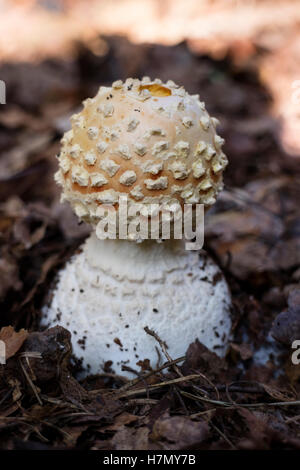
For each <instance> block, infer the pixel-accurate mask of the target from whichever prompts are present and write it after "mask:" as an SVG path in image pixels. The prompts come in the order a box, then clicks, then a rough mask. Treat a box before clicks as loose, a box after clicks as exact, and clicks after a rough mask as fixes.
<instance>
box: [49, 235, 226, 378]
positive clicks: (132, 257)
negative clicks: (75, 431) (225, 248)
mask: <svg viewBox="0 0 300 470" xmlns="http://www.w3.org/2000/svg"><path fill="white" fill-rule="evenodd" d="M229 310H230V294H229V291H228V287H227V284H226V282H225V280H224V278H223V277H222V274H221V272H220V271H219V269H218V267H217V266H216V265H215V264H214V263H213V261H212V260H211V259H210V258H209V257H208V256H207V254H206V253H205V252H203V251H201V252H200V254H199V253H197V252H194V251H186V250H185V248H184V243H183V242H182V241H175V240H173V241H165V242H161V243H156V242H155V241H151V240H145V241H143V242H142V243H133V242H131V241H126V240H99V239H98V238H97V237H96V235H95V233H92V235H91V236H90V237H89V238H88V239H87V240H86V242H85V243H84V245H83V247H82V251H81V253H79V254H77V255H75V256H74V257H73V258H72V259H71V260H70V261H69V262H68V263H67V265H66V266H65V268H64V270H62V271H61V272H60V275H59V282H58V284H57V287H56V290H55V291H54V295H53V300H52V303H51V306H50V307H47V308H45V309H44V320H43V323H44V324H47V323H48V324H49V323H50V325H51V326H53V325H55V324H56V323H59V324H60V325H63V326H65V327H66V328H68V329H69V330H70V331H71V332H72V344H73V350H74V354H75V355H76V356H77V357H78V358H82V361H83V366H84V368H85V369H86V370H87V371H90V372H92V373H97V372H101V371H102V370H103V369H105V363H107V362H110V361H113V363H112V364H111V369H112V370H113V371H114V372H116V373H119V374H124V372H123V371H122V365H123V364H124V365H127V366H129V367H131V368H132V369H135V370H139V369H140V366H142V367H143V366H145V365H147V366H149V367H152V368H155V367H156V365H157V364H158V363H159V362H164V361H165V358H160V357H159V355H158V354H157V350H156V347H157V346H158V344H157V343H156V341H155V339H154V338H153V337H152V336H150V335H148V334H147V333H146V332H145V330H144V329H145V327H148V328H150V329H151V330H154V331H155V332H156V333H157V334H158V336H159V337H160V338H161V339H162V340H163V341H164V342H165V343H166V344H167V347H168V352H169V354H170V356H171V357H172V358H173V359H176V358H178V357H180V356H182V355H184V354H185V352H186V350H187V348H188V346H189V344H190V343H191V342H193V341H195V340H196V338H198V339H199V340H200V341H201V342H202V343H203V344H205V345H206V346H207V347H208V348H210V349H211V350H214V351H215V352H216V353H217V354H219V355H223V354H224V352H225V350H226V347H227V344H228V339H229V335H230V327H231V321H230V315H229ZM143 361H144V362H143ZM124 375H127V376H128V377H132V376H133V375H132V374H131V373H130V372H125V374H124Z"/></svg>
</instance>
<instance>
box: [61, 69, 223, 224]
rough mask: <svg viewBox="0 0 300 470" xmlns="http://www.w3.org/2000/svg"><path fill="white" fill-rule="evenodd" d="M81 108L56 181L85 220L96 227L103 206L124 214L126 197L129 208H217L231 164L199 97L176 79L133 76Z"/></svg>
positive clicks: (66, 137) (66, 141)
mask: <svg viewBox="0 0 300 470" xmlns="http://www.w3.org/2000/svg"><path fill="white" fill-rule="evenodd" d="M83 104H84V108H83V110H82V111H81V112H80V113H78V114H75V115H73V116H72V118H71V122H72V129H71V130H70V131H68V132H66V133H65V134H64V136H63V138H62V141H61V142H62V148H61V152H60V155H59V156H58V160H59V170H58V172H57V173H56V175H55V179H56V181H57V182H58V184H59V185H61V186H62V188H63V192H62V200H68V201H69V202H70V203H71V205H72V207H73V209H74V211H75V213H76V214H77V216H78V217H79V218H81V219H82V220H84V221H86V222H88V223H91V224H93V225H97V223H98V222H99V221H100V220H101V218H102V217H103V212H102V211H101V214H100V211H99V207H101V206H102V207H103V206H104V205H105V206H107V205H113V206H114V207H115V209H118V207H119V206H118V201H119V196H121V195H126V196H127V198H128V199H127V200H128V203H129V204H130V203H137V202H138V203H142V204H143V205H145V204H146V205H148V204H151V203H160V204H162V203H163V204H169V203H171V204H173V203H174V202H175V203H176V204H178V203H179V204H180V206H182V205H183V204H184V203H192V204H194V203H202V204H204V205H205V207H209V206H211V205H212V204H214V202H215V200H216V199H215V198H216V196H217V194H218V192H219V191H220V190H221V189H222V172H223V170H224V168H225V167H226V165H227V158H226V156H225V155H224V153H223V152H222V149H221V146H222V144H223V142H224V141H223V139H222V138H221V137H220V136H218V135H217V133H216V125H217V123H218V121H217V119H215V118H211V117H210V116H209V114H208V113H207V111H206V110H205V105H204V103H203V102H200V101H199V97H198V95H189V94H188V93H187V92H186V91H185V89H184V88H183V87H180V86H178V85H176V84H175V83H174V82H172V81H168V82H167V83H162V82H161V80H159V79H155V80H154V81H151V80H150V79H149V78H148V77H144V78H143V79H142V80H138V79H132V78H129V79H127V80H126V82H125V83H123V82H122V81H120V80H118V81H116V82H114V83H113V84H112V86H111V87H100V89H99V91H98V93H97V95H96V96H95V97H94V98H93V99H90V98H89V99H87V100H86V101H84V103H83Z"/></svg>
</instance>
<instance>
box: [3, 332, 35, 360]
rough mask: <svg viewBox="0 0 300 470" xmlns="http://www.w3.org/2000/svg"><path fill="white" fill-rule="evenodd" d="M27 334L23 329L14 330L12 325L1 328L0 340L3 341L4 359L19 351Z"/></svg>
mask: <svg viewBox="0 0 300 470" xmlns="http://www.w3.org/2000/svg"><path fill="white" fill-rule="evenodd" d="M28 334H29V333H28V331H27V330H24V329H22V330H20V331H18V332H16V331H15V330H14V328H13V327H12V326H4V327H3V328H1V330H0V340H1V341H4V343H5V357H6V360H7V359H9V358H10V357H13V356H14V355H15V354H16V353H17V352H18V351H19V349H20V348H21V346H22V345H23V343H24V341H25V340H26V338H27V337H28Z"/></svg>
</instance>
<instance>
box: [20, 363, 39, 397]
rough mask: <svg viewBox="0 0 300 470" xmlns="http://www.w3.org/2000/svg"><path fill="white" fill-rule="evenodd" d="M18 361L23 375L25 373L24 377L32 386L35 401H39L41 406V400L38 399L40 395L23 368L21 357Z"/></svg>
mask: <svg viewBox="0 0 300 470" xmlns="http://www.w3.org/2000/svg"><path fill="white" fill-rule="evenodd" d="M19 363H20V366H21V369H22V371H23V373H24V375H25V377H26V379H27V381H28V383H29V385H30V387H31V388H32V391H33V393H34V394H35V396H36V399H37V401H38V402H39V404H40V405H41V406H43V402H42V400H41V399H40V396H39V394H38V391H37V388H36V386H35V385H34V383H33V382H32V380H31V378H30V377H29V374H28V372H27V370H26V369H25V367H24V366H23V364H22V361H21V359H19Z"/></svg>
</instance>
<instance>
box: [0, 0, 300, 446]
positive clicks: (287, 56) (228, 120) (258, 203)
mask: <svg viewBox="0 0 300 470" xmlns="http://www.w3.org/2000/svg"><path fill="white" fill-rule="evenodd" d="M144 75H148V76H150V77H152V78H156V77H158V78H161V79H162V80H168V79H172V80H174V81H175V82H177V83H178V84H182V85H184V86H185V88H186V89H187V91H188V92H190V93H192V94H193V93H198V94H199V95H200V98H201V100H202V101H205V103H206V105H207V109H208V111H209V112H210V113H211V114H212V115H214V116H216V117H217V118H218V119H219V120H220V128H219V130H218V133H219V134H220V135H222V137H224V138H225V139H226V144H225V147H224V151H225V153H226V154H227V156H228V159H229V166H228V168H227V170H226V172H225V176H224V179H225V189H224V191H223V192H222V193H221V195H220V197H219V199H218V201H217V203H216V204H215V206H214V207H213V208H212V209H211V210H210V211H209V212H208V214H207V216H206V224H205V237H206V238H205V249H206V250H207V251H208V252H209V253H210V255H211V256H212V257H213V258H214V259H215V260H216V261H217V263H218V264H219V265H220V267H221V268H222V271H223V273H224V275H225V276H226V279H227V281H228V283H229V286H230V288H231V292H232V296H233V305H234V308H233V319H234V321H233V340H232V344H231V346H230V350H229V352H228V355H227V357H226V360H225V362H223V363H222V366H220V364H219V363H218V362H215V361H216V358H215V357H211V356H209V355H208V352H207V351H206V352H205V354H206V355H205V354H204V355H203V352H202V350H199V351H200V352H199V351H198V352H197V350H196V351H194V350H193V354H190V356H189V357H190V360H191V363H192V366H191V367H192V369H191V370H192V373H194V368H195V367H196V368H197V367H198V368H199V370H200V371H201V373H202V372H203V371H205V373H206V374H207V376H208V377H209V380H211V382H209V381H208V382H209V383H213V384H217V386H218V387H219V388H218V390H220V391H221V392H222V391H223V392H224V381H226V380H228V381H237V380H243V381H244V383H248V382H247V381H255V383H260V384H264V386H263V387H262V388H260V389H259V390H258V389H257V388H256V389H255V390H256V392H254V391H253V390H250V392H249V393H248V395H245V393H246V392H245V390H244V389H241V388H238V387H237V390H240V391H242V392H243V393H240V392H237V395H236V398H237V400H245V401H246V402H250V401H251V400H252V403H254V402H255V401H263V400H266V399H268V400H270V399H278V400H280V401H282V400H285V399H291V398H292V399H294V400H296V399H297V398H298V400H299V396H300V395H299V393H300V389H299V387H300V371H299V366H298V367H297V366H295V365H293V364H292V363H291V360H290V353H291V344H292V341H293V340H295V339H299V338H300V160H299V157H300V139H299V136H300V4H299V1H298V0H98V1H93V0H90V1H88V0H85V1H83V0H40V1H38V0H0V80H2V81H4V82H5V85H6V104H0V328H1V327H3V326H6V325H13V327H14V328H16V329H19V328H27V329H29V330H30V331H35V330H38V328H39V318H40V312H41V307H42V306H43V304H44V302H45V301H46V299H47V296H49V293H50V292H51V285H52V283H53V281H54V280H55V275H56V274H57V272H58V270H59V269H60V268H61V267H62V266H63V263H64V262H65V261H66V260H67V259H69V257H70V256H71V254H72V253H74V250H76V249H77V247H79V245H80V243H82V241H83V240H84V238H85V237H86V235H87V233H88V231H89V228H88V227H87V226H85V225H84V224H81V225H79V224H78V221H77V219H76V218H75V217H74V216H73V214H72V211H71V210H70V208H69V206H68V205H66V204H60V202H59V196H60V194H59V189H58V188H57V187H56V185H55V183H54V181H53V173H54V172H55V170H56V167H57V163H56V159H55V155H56V154H57V153H58V151H59V147H60V139H61V137H62V134H63V133H64V132H65V131H66V130H67V129H68V128H69V126H70V124H69V118H70V116H71V115H72V114H73V113H74V112H76V111H78V110H79V109H80V106H81V101H82V100H83V99H85V98H87V97H90V96H93V95H94V94H95V93H96V91H97V90H98V87H99V86H100V85H109V84H111V82H113V81H114V80H117V79H126V78H127V77H130V76H131V77H138V78H141V77H142V76H144ZM281 312H282V313H281ZM279 315H281V316H280V317H279ZM278 318H280V321H279V320H278ZM43 341H44V343H43V344H44V345H46V346H47V341H46V340H43ZM49 341H50V339H49ZM49 344H50V343H49ZM46 346H45V347H46ZM50 351H52V350H51V348H50ZM50 356H52V353H51V354H50ZM50 356H49V357H50ZM203 357H204V359H203ZM51 360H52V359H51ZM55 360H56V359H55V358H54V359H53V364H54V365H53V364H52V366H51V367H53V370H55V371H56V370H57V367H58V365H57V364H56V362H55ZM197 361H198V362H197ZM201 361H202V362H201ZM195 364H196V365H195ZM197 364H198V365H197ZM215 364H218V365H217V366H216V365H215ZM18 367H19V366H18V365H17V366H16V367H15V372H14V374H15V375H12V376H13V377H15V376H18V373H19V372H16V371H19V369H18ZM225 369H226V370H227V372H226V374H227V375H226V376H225V375H224V374H225V373H223V372H224V370H225ZM0 372H1V371H0ZM54 375H55V374H54ZM18 377H19V376H18ZM55 377H56V376H55ZM68 377H69V376H68ZM14 380H15V379H14ZM18 380H21V379H20V377H19V378H18ZM56 380H57V377H56V378H55V380H54V379H53V384H52V385H53V386H56ZM93 380H94V382H93ZM93 380H92V379H91V382H87V383H86V384H85V385H86V387H85V388H86V389H87V390H91V389H92V388H93V384H94V386H95V387H96V388H97V386H98V388H99V384H100V385H101V387H105V386H111V385H112V384H111V382H108V380H113V379H107V381H106V382H105V381H104V380H103V381H102V382H101V383H100V379H93ZM97 380H99V381H98V382H97ZM15 383H19V382H17V381H15ZM72 383H73V382H72ZM266 384H267V385H266ZM0 385H1V374H0ZM73 385H74V384H73ZM73 385H72V386H73ZM114 385H115V384H114ZM203 386H207V382H204V384H203ZM271 386H272V388H271ZM9 387H10V385H9V386H8V388H9ZM76 387H77V388H78V387H79V384H77V385H76ZM76 387H75V389H76ZM222 387H223V388H222ZM0 389H1V387H0ZM75 389H74V390H75ZM279 389H280V390H281V391H280V392H279ZM3 390H4V391H3V397H4V398H3V399H0V404H2V407H4V408H5V410H6V411H5V413H6V415H5V416H10V414H11V413H14V412H15V410H16V409H17V408H15V406H16V405H15V404H11V403H10V401H9V400H10V398H9V400H8V401H5V400H6V399H5V397H6V396H8V397H9V396H10V395H9V393H11V389H8V392H7V390H6V388H5V387H4V389H3ZM14 390H16V389H14ZM18 390H19V389H18ZM22 390H23V389H22ZM42 390H43V393H44V394H47V393H48V389H47V387H46V388H45V387H44V388H43V387H42ZM51 390H52V389H51ZM76 390H77V389H76ZM80 390H81V392H80V393H83V392H82V389H80ZM221 392H220V393H221ZM223 392H222V393H223ZM1 393H2V392H1ZM7 393H8V395H6V394H7ZM18 393H19V391H14V394H13V396H15V395H16V396H19V395H18ZM22 393H23V392H22ZM24 393H25V392H24ZM26 393H28V395H26V394H25V398H26V400H27V401H26V400H25V405H24V400H23V405H24V406H25V408H26V406H27V407H29V406H31V404H32V396H31V395H30V393H29V392H28V390H27V392H26ZM51 393H52V392H51ZM66 393H67V392H66ZM68 393H69V392H68ZM70 393H71V392H70ZM76 393H77V392H76ZM78 393H79V392H78ZM207 393H214V391H213V392H211V391H209V392H207ZM224 393H225V392H224ZM226 393H227V392H226ZM238 393H240V394H239V395H238ZM266 394H267V397H266ZM75 395H76V394H75ZM75 395H74V396H75ZM1 396H2V395H1ZM82 396H83V395H82ZM95 396H96V395H95ZM224 396H225V394H224ZM28 397H29V398H28ZM214 397H215V398H216V397H217V395H215V396H214ZM43 399H44V398H43ZM227 399H228V395H227V398H226V396H225V401H226V400H227ZM3 400H4V401H3ZM70 400H71V401H72V400H73V401H72V403H73V404H74V403H78V395H76V399H75V398H74V397H73V396H72V397H71V399H70ZM76 400H77V402H76ZM79 401H80V400H79ZM173 401H174V403H175V404H174V403H173V405H172V406H173V408H172V413H174V414H176V413H179V415H185V414H186V409H185V408H182V406H183V405H182V403H181V402H180V403H179V405H178V403H177V402H176V399H175V398H174V399H173ZM8 402H9V403H8ZM3 403H4V404H3ZM33 403H34V405H33V406H32V409H30V410H29V408H28V409H27V411H28V414H27V417H28V416H29V415H30V413H31V412H32V416H35V417H36V416H37V409H36V408H34V407H35V406H36V404H35V403H36V402H35V399H34V400H33ZM53 403H54V402H53ZM80 403H81V402H80ZM99 403H100V401H99ZM49 406H50V405H49ZM54 406H55V407H56V406H57V405H56V404H55V405H53V407H54ZM72 406H73V405H72ZM78 406H79V405H78ZM80 406H81V405H80ZM124 406H125V405H124ZM164 406H165V405H164ZM178 406H179V408H178ZM189 406H190V405H189ZM180 407H181V408H180ZM7 409H8V411H7ZM78 409H79V408H78ZM127 409H128V408H126V410H127ZM49 410H50V411H49V413H50V412H51V413H52V414H53V423H55V425H57V426H58V427H60V426H61V423H62V422H63V421H59V420H58V421H56V420H55V419H56V418H55V416H54V414H55V413H54V412H53V410H52V409H50V408H49ZM51 410H52V411H51ZM80 410H82V408H80ZM135 410H137V411H136V412H137V413H139V412H140V408H138V407H137V408H135ZM142 410H144V414H147V413H148V412H149V413H150V411H149V410H151V407H149V406H148V408H147V407H145V408H143V409H142ZM161 410H165V408H164V407H163V406H162V407H161ZM297 410H298V411H297ZM25 411H26V410H25ZM63 411H64V410H63ZM196 411H199V410H198V409H195V410H194V412H195V413H196ZM209 411H210V410H209ZM223 411H224V410H223ZM244 411H245V413H244V414H243V415H242V414H241V415H238V412H236V411H235V410H234V409H233V410H230V411H228V414H227V415H226V416H227V417H228V420H227V421H226V419H227V418H226V417H224V421H223V417H222V413H220V415H218V416H217V415H216V416H217V418H216V420H215V421H213V423H214V424H213V426H215V425H216V426H217V431H216V428H215V427H212V428H211V429H212V436H213V438H212V440H211V441H210V444H209V445H211V446H212V447H213V446H215V448H228V447H229V448H232V447H235V445H237V447H238V448H241V447H242V446H244V447H245V446H246V448H247V446H248V448H249V446H250V448H251V446H252V448H253V447H255V448H257V446H258V447H259V446H261V447H260V448H269V447H272V446H275V447H276V445H279V444H278V443H281V444H280V445H282V446H283V447H284V446H286V445H287V446H289V445H290V446H292V447H293V446H295V447H297V446H298V447H297V448H299V446H300V440H299V436H298V440H297V441H296V436H297V433H299V422H298V421H297V420H299V416H300V414H299V413H300V411H299V407H298V408H296V409H295V408H293V407H285V408H284V410H282V409H281V410H280V412H278V413H275V412H274V413H273V411H272V409H271V408H270V407H269V408H268V411H266V410H264V412H261V415H260V417H259V415H258V414H256V417H255V418H254V415H252V414H251V413H250V412H249V413H248V414H246V410H244ZM55 412H56V411H55ZM45 413H46V414H45V416H46V418H47V419H48V418H49V416H48V415H47V411H45ZM51 413H50V414H51ZM126 413H127V411H126ZM126 413H125V415H126ZM141 413H142V411H141ZM155 413H156V412H155ZM204 413H206V411H204ZM196 414H197V413H196ZM197 415H198V414H197ZM153 416H154V415H153ZM155 416H156V415H155ZM207 416H212V419H214V418H213V416H214V415H213V413H212V414H211V415H208V414H207ZM224 416H225V412H224ZM225 418H226V419H225ZM22 419H23V420H24V419H25V418H22ZM26 419H27V418H26ZM28 419H29V418H28ZM34 419H36V418H34ZM51 419H52V418H51ZM62 419H63V418H62ZM111 419H112V418H111V417H110V418H109V420H111ZM126 419H128V416H127V415H126V416H125V418H124V421H120V423H121V424H122V423H125V424H126V423H127V422H128V423H130V422H131V421H130V420H129V421H126ZM182 419H183V418H182ZM75 420H76V418H75V417H74V418H73V421H74V423H75ZM109 420H108V422H111V421H109ZM150 420H152V418H151V419H150ZM243 420H244V421H243ZM267 422H268V423H269V422H271V424H272V426H273V427H272V431H269V428H268V427H267V424H266V423H267ZM3 423H4V422H3ZM3 423H2V424H1V426H2V427H1V429H2V431H3V433H6V434H2V435H3V436H4V437H5V439H4V437H3V440H2V444H1V445H3V446H4V447H5V446H6V447H9V446H12V444H11V442H12V441H11V440H10V439H11V438H10V432H11V429H13V426H14V424H11V425H10V424H7V426H8V427H9V426H11V427H10V428H9V429H8V427H7V428H6V427H5V426H4V424H5V423H6V422H5V423H4V424H3ZM9 423H10V422H9ZM34 423H35V424H36V423H37V421H34ZM68 423H69V421H68ZM189 423H190V424H189V425H190V426H193V425H194V424H195V423H196V424H197V422H196V421H189ZM232 423H233V424H232ZM245 423H246V424H247V426H248V428H247V426H246V424H245ZM75 424H76V423H75ZM16 425H17V426H18V429H19V431H18V436H19V438H20V439H25V440H26V439H29V437H30V436H31V433H33V435H34V436H35V437H34V439H36V440H38V441H39V440H41V439H42V438H41V436H40V435H39V434H36V435H35V434H34V432H35V431H32V430H30V429H29V428H28V427H27V428H26V429H25V428H24V429H23V428H22V427H21V426H20V423H19V422H18V421H16ZM24 426H25V424H24ZM39 426H40V427H39V430H40V432H43V433H44V435H47V434H45V430H44V429H43V424H39ZM180 426H181V425H180ZM297 426H298V428H297ZM32 428H33V426H32ZM219 428H220V429H221V430H223V431H221V434H220V433H219V431H218V429H219ZM246 428H247V429H250V437H249V435H247V437H246V434H245V433H246V431H245V429H246ZM53 429H54V427H53ZM55 429H56V428H55ZM111 429H114V428H111ZM111 429H110V431H109V432H112V431H111ZM180 429H181V427H180ZM185 429H186V428H185ZM187 429H188V431H187V432H184V433H182V434H184V435H188V436H190V435H191V436H193V435H194V434H193V432H190V431H189V429H190V428H187ZM251 429H252V431H253V432H252V434H251ZM258 429H259V430H260V431H259V432H258V431H257V430H258ZM266 429H267V431H266ZM273 429H276V433H277V434H276V433H275V431H274V432H273ZM297 429H298V430H297ZM57 430H58V431H59V429H58V428H57ZM172 430H173V424H170V432H171V431H172ZM25 431H26V432H25ZM67 431H68V433H69V432H70V427H68V428H67ZM127 431H128V430H127ZM131 431H132V433H133V434H132V435H133V436H134V437H132V443H135V442H136V437H135V435H134V432H135V431H134V429H133V428H132V429H131V430H130V432H131ZM128 432H129V431H128ZM224 433H225V434H226V435H227V436H229V437H230V439H229V438H227V437H226V436H225V437H224V435H225V434H224ZM65 434H66V433H65ZM91 435H92V438H89V439H91V441H92V442H93V445H94V446H95V445H96V444H95V442H96V443H97V442H98V441H97V438H94V435H93V433H92V434H91ZM116 435H117V434H116ZM24 436H25V437H24ZM53 436H54V437H53ZM53 436H52V437H51V436H50V437H49V436H48V437H49V440H50V442H54V441H55V443H61V441H62V440H63V439H64V440H65V444H66V445H70V442H71V441H69V440H68V437H66V435H64V436H63V437H62V435H61V433H59V432H57V433H55V432H54V431H53ZM78 436H80V432H79V431H76V432H75V437H74V439H73V441H72V442H73V443H76V439H77V437H78ZM288 436H290V441H288ZM85 438H86V437H85ZM85 438H84V437H83V438H82V440H83V441H84V439H85ZM1 439H2V438H1ZM78 439H79V437H78ZM95 439H96V440H95ZM122 439H123V438H122ZM163 439H165V437H163ZM170 439H171V441H172V439H173V437H172V436H171V438H170ZM174 439H175V438H174ZM100 441H101V439H100V440H99V442H98V444H97V445H98V447H97V446H96V448H101V445H102V444H101V442H100ZM175 441H176V439H175ZM231 441H232V442H231ZM43 442H45V441H43ZM128 442H129V441H128ZM197 442H198V441H197ZM197 442H196V444H197ZM274 442H275V444H274ZM287 442H289V444H287ZM22 445H23V444H22ZM74 445H75V444H74ZM91 445H92V444H91ZM111 445H114V446H116V445H117V444H111ZM120 445H122V444H120ZM132 445H133V446H134V445H135V444H132ZM140 445H142V444H140ZM145 445H146V444H145ZM182 445H183V446H184V445H185V444H182ZM209 445H208V447H207V448H209ZM128 446H129V444H128ZM218 446H219V447H218ZM226 446H227V447H226ZM114 448H115V447H114ZM121 448H122V447H121ZM127 448H130V447H127ZM132 448H134V447H132ZM145 448H146V447H145ZM154 448H156V447H154ZM159 448H160V447H159ZM171 448H172V447H171ZM177 448H179V447H177ZM183 448H184V447H183Z"/></svg>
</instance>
